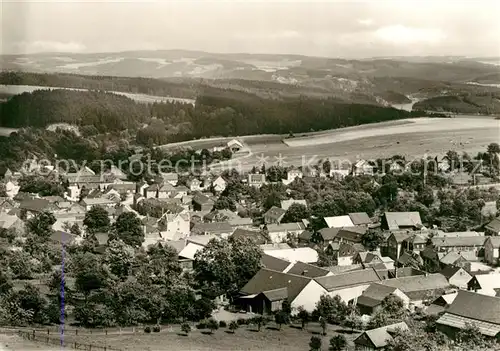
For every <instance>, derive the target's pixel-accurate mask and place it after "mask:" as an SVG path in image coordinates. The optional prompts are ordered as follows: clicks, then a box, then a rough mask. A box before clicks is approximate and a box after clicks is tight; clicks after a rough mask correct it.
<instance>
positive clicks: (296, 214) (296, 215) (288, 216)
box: [282, 203, 311, 223]
mask: <svg viewBox="0 0 500 351" xmlns="http://www.w3.org/2000/svg"><path fill="white" fill-rule="evenodd" d="M310 215H311V214H310V213H309V210H308V209H307V207H306V206H305V205H303V204H299V203H295V204H292V205H291V206H290V207H289V208H288V210H287V211H286V213H285V215H284V216H283V220H282V222H283V223H296V222H300V221H301V220H303V219H305V218H309V216H310Z"/></svg>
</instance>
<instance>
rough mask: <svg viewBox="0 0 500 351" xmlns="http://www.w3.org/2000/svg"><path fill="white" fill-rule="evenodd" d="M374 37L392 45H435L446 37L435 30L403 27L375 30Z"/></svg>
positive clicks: (393, 26) (387, 27) (392, 26)
mask: <svg viewBox="0 0 500 351" xmlns="http://www.w3.org/2000/svg"><path fill="white" fill-rule="evenodd" d="M374 35H375V37H377V38H378V39H381V40H383V41H385V42H388V43H392V44H414V43H429V44H435V43H438V42H440V41H441V40H443V39H444V38H445V37H446V35H445V34H444V32H443V31H442V30H440V29H436V28H416V27H407V26H403V25H400V24H398V25H391V26H386V27H382V28H379V29H377V30H376V31H375V32H374Z"/></svg>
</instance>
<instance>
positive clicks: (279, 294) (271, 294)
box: [261, 288, 288, 302]
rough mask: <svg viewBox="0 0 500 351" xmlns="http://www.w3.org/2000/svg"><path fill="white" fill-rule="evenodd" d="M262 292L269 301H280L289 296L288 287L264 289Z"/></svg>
mask: <svg viewBox="0 0 500 351" xmlns="http://www.w3.org/2000/svg"><path fill="white" fill-rule="evenodd" d="M261 294H262V295H263V296H264V297H265V298H266V299H268V300H269V301H271V302H272V301H280V300H284V299H286V298H288V288H279V289H273V290H268V291H263V292H261Z"/></svg>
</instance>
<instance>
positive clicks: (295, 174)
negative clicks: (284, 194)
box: [283, 167, 304, 185]
mask: <svg viewBox="0 0 500 351" xmlns="http://www.w3.org/2000/svg"><path fill="white" fill-rule="evenodd" d="M303 176H304V174H303V173H302V171H301V170H300V169H298V168H296V167H292V168H290V169H289V170H288V171H287V172H286V179H283V184H285V185H288V184H290V183H292V182H293V181H294V180H295V179H297V178H299V179H300V178H302V177H303Z"/></svg>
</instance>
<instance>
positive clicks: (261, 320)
mask: <svg viewBox="0 0 500 351" xmlns="http://www.w3.org/2000/svg"><path fill="white" fill-rule="evenodd" d="M252 322H253V323H254V324H256V325H257V331H260V329H261V328H262V326H264V325H266V323H267V318H265V317H263V316H256V317H254V318H253V319H252Z"/></svg>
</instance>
